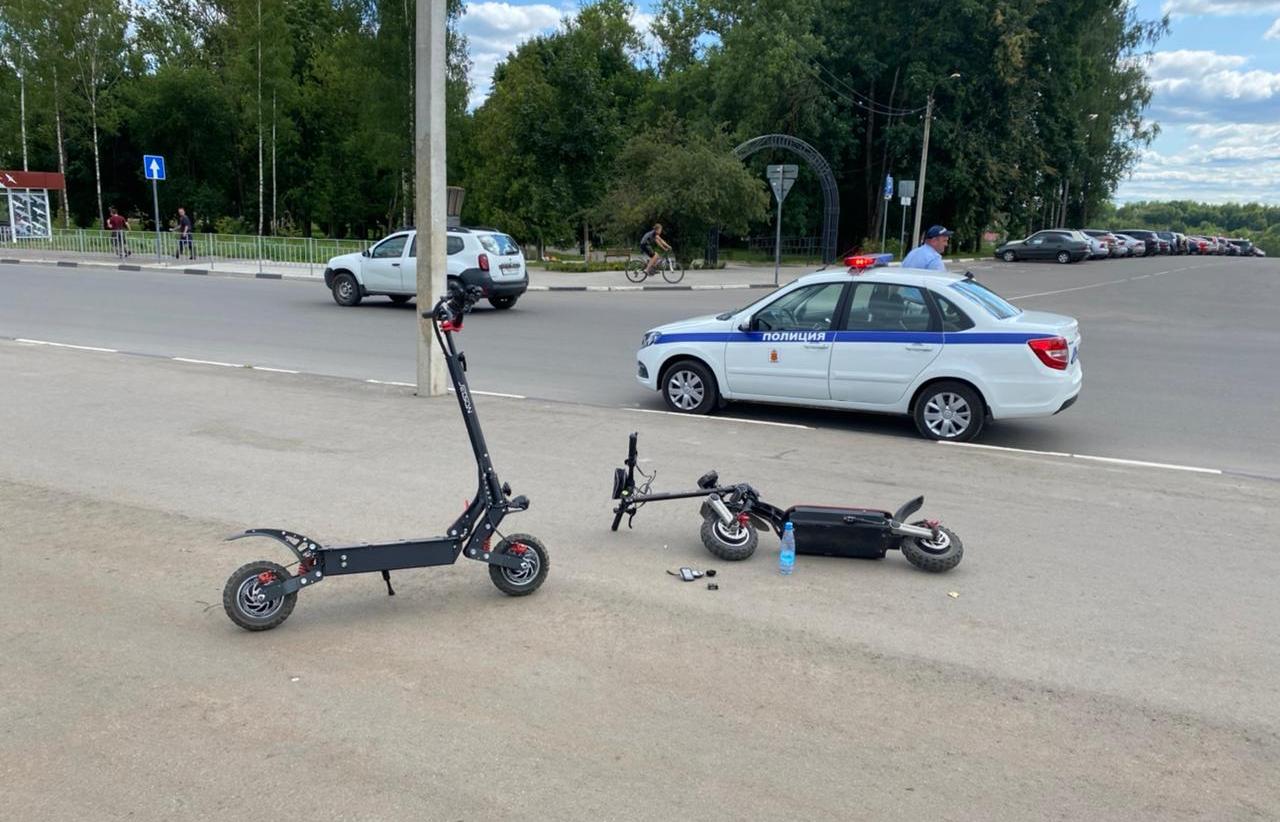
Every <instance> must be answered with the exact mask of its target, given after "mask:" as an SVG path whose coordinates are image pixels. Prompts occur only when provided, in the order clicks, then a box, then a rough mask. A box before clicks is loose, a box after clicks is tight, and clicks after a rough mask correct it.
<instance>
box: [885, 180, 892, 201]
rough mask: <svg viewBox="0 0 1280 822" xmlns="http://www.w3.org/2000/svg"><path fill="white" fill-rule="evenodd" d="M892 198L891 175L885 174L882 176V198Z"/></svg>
mask: <svg viewBox="0 0 1280 822" xmlns="http://www.w3.org/2000/svg"><path fill="white" fill-rule="evenodd" d="M892 197H893V175H892V174H886V175H885V176H884V198H885V199H886V200H888V199H891V198H892Z"/></svg>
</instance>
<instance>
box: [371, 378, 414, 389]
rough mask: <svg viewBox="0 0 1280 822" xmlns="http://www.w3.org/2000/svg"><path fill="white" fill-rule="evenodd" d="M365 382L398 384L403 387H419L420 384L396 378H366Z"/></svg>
mask: <svg viewBox="0 0 1280 822" xmlns="http://www.w3.org/2000/svg"><path fill="white" fill-rule="evenodd" d="M365 382H367V383H372V384H373V385H398V386H400V387H401V388H417V387H418V384H417V383H416V382H395V381H394V380H365Z"/></svg>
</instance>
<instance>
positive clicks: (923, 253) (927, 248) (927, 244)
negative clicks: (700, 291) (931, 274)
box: [902, 225, 951, 271]
mask: <svg viewBox="0 0 1280 822" xmlns="http://www.w3.org/2000/svg"><path fill="white" fill-rule="evenodd" d="M950 237H951V232H950V231H948V230H947V229H945V228H943V227H942V226H940V225H931V226H929V230H928V231H926V232H925V233H924V242H923V243H921V244H920V245H919V246H917V247H916V248H915V249H913V250H912V251H911V253H910V254H908V255H907V256H906V257H904V258H903V260H902V267H903V268H919V269H924V270H925V271H946V270H947V264H946V263H944V262H943V261H942V252H944V251H946V250H947V240H948V239H949V238H950Z"/></svg>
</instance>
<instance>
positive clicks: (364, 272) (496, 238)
mask: <svg viewBox="0 0 1280 822" xmlns="http://www.w3.org/2000/svg"><path fill="white" fill-rule="evenodd" d="M447 237H448V240H447V242H448V247H447V253H448V257H447V259H448V278H449V285H450V286H455V285H456V286H478V287H479V288H480V290H481V292H482V293H483V294H484V296H486V297H488V298H489V303H490V304H491V305H492V306H493V307H494V308H498V309H507V308H511V307H512V306H513V305H515V304H516V300H518V299H519V298H520V295H521V294H523V293H524V292H525V291H526V290H528V288H529V274H528V271H527V270H526V269H525V265H524V252H522V251H521V250H520V246H519V244H517V243H516V241H515V240H513V239H511V238H510V237H509V236H507V235H506V234H503V233H502V232H500V231H495V230H493V229H487V228H451V229H449V231H448V235H447ZM417 265H418V232H416V231H414V230H413V229H411V228H410V229H405V230H403V231H397V232H396V233H394V234H392V235H390V236H388V237H386V238H384V239H382V240H380V241H379V242H378V243H376V244H375V245H374V246H373V247H372V248H369V249H367V250H365V251H361V252H360V253H359V254H343V255H341V256H338V257H334V258H333V259H331V260H329V262H328V264H327V265H326V266H325V269H324V284H325V287H326V288H328V289H329V290H330V291H332V292H333V300H334V302H336V303H337V304H338V305H359V304H360V301H361V300H362V299H364V298H365V297H369V296H373V295H384V296H387V297H390V298H391V301H392V302H394V303H403V302H407V301H409V300H410V299H412V298H413V297H414V296H416V294H417V291H418V277H417Z"/></svg>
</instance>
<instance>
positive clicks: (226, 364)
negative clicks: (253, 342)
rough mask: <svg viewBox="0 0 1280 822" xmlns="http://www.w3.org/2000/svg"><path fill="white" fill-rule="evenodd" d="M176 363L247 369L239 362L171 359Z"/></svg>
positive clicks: (187, 358)
mask: <svg viewBox="0 0 1280 822" xmlns="http://www.w3.org/2000/svg"><path fill="white" fill-rule="evenodd" d="M169 359H171V360H173V361H174V362H187V363H192V364H194V365H216V366H218V367H220V368H245V367H246V366H245V364H244V363H239V362H218V361H217V360H193V359H191V358H190V357H170V358H169Z"/></svg>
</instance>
